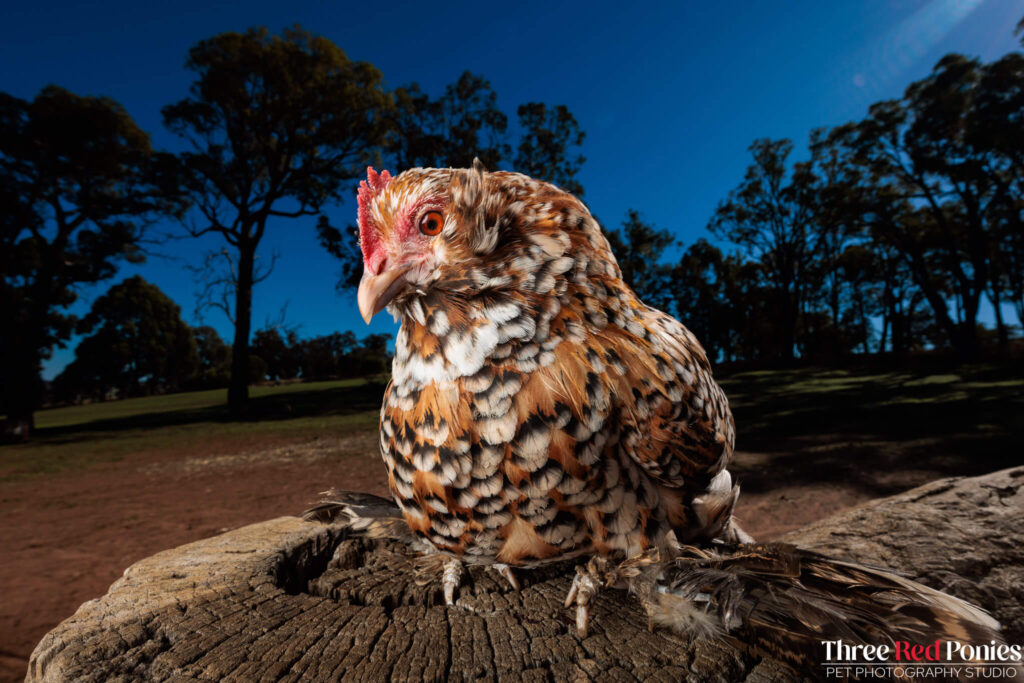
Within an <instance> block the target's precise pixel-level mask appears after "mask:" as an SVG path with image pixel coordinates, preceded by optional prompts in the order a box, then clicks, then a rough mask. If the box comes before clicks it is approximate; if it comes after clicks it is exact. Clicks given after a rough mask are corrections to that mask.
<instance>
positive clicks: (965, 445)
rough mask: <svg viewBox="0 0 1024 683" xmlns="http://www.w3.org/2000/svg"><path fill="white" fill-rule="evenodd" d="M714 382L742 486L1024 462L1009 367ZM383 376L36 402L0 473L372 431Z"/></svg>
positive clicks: (1017, 372) (1021, 392)
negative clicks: (239, 413)
mask: <svg viewBox="0 0 1024 683" xmlns="http://www.w3.org/2000/svg"><path fill="white" fill-rule="evenodd" d="M721 381H722V385H723V387H724V388H725V390H726V392H727V393H728V395H729V400H730V403H731V405H732V406H733V410H734V412H735V415H736V423H737V432H738V438H737V447H738V449H739V450H741V451H747V452H755V453H758V454H760V456H759V457H760V459H759V460H758V461H757V462H758V463H760V464H758V465H756V466H755V465H753V464H751V465H750V467H751V468H753V469H751V470H750V471H748V472H745V474H746V477H745V480H746V481H747V482H748V483H747V489H748V490H756V489H757V488H760V487H762V486H763V487H764V488H766V489H767V488H768V487H770V486H771V485H773V483H779V482H792V481H807V482H812V481H830V480H831V481H844V482H848V481H859V480H863V482H864V486H865V487H878V486H880V484H879V483H878V481H879V478H878V477H877V476H875V475H876V474H877V473H879V472H881V473H885V472H888V471H892V470H896V469H900V468H902V469H904V470H906V469H914V468H917V469H921V468H925V469H926V470H927V472H929V473H935V475H936V476H941V475H944V474H980V473H982V472H987V471H992V470H995V469H998V468H1000V467H1008V466H1011V465H1016V464H1020V463H1021V462H1024V371H1022V370H1021V369H1020V368H1016V369H1012V368H1009V367H996V366H969V367H964V368H958V369H955V370H948V369H945V370H939V371H936V370H931V371H929V370H914V369H909V368H908V369H898V370H885V371H882V370H877V369H874V370H863V369H861V370H835V369H832V370H823V369H796V370H765V371H755V372H745V373H740V374H736V375H733V376H731V377H727V378H724V379H722V380H721ZM384 386H385V383H384V378H375V379H373V380H364V379H358V380H345V381H334V382H313V383H309V384H290V385H284V386H277V387H273V386H267V387H254V388H252V390H251V395H252V401H251V407H250V411H249V414H248V416H247V417H246V418H245V419H234V418H232V417H231V416H229V415H228V413H227V409H226V407H225V405H224V404H225V399H226V392H225V391H224V390H217V391H202V392H193V393H183V394H173V395H169V396H153V397H149V398H139V399H127V400H124V401H112V402H109V403H97V404H91V405H84V406H72V407H65V408H55V409H51V410H43V411H40V412H39V413H37V415H36V423H37V431H36V432H35V434H34V438H33V440H32V442H31V443H28V444H19V445H8V446H3V447H0V480H3V479H11V478H22V477H25V476H33V475H36V474H42V473H47V472H56V471H60V470H66V469H74V468H81V467H89V466H91V465H93V464H95V463H98V462H105V461H112V460H118V459H121V458H123V457H124V456H125V455H126V454H129V453H133V454H139V453H141V454H147V453H159V452H167V451H172V452H174V453H183V454H184V453H194V452H197V451H203V449H207V450H209V449H211V448H214V447H216V448H220V449H224V448H253V449H256V448H259V445H260V444H261V443H264V442H275V443H281V442H282V441H300V440H306V439H311V438H315V437H318V436H323V437H329V436H344V435H348V434H351V433H352V431H353V430H372V429H376V425H377V419H378V415H379V409H380V401H381V397H382V394H383V390H384ZM765 458H768V462H770V465H769V466H767V467H765V466H764V462H766V460H765ZM736 468H737V469H739V470H740V471H741V472H742V471H743V469H744V464H743V462H738V463H736ZM755 475H756V476H755ZM893 481H899V479H898V478H896V479H894V480H893ZM894 486H895V484H894ZM888 492H889V491H887V490H884V489H879V490H878V491H877V493H878V494H879V495H882V494H884V493H888Z"/></svg>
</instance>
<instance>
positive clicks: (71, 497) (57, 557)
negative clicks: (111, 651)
mask: <svg viewBox="0 0 1024 683" xmlns="http://www.w3.org/2000/svg"><path fill="white" fill-rule="evenodd" d="M208 450H209V452H206V453H195V452H193V453H190V454H189V455H187V456H186V455H173V454H164V455H162V456H156V457H154V456H153V455H152V454H146V455H143V454H139V455H136V456H128V457H126V458H125V459H123V460H121V461H119V462H115V463H104V464H102V465H97V466H94V467H92V468H90V469H88V470H85V471H71V472H62V473H58V474H51V475H44V476H37V477H31V478H27V479H23V480H20V481H10V482H4V483H2V484H0V510H3V525H2V527H0V547H3V548H4V572H3V573H2V574H0V595H2V596H3V598H2V600H0V643H2V644H3V645H2V648H0V679H2V680H5V681H6V680H21V679H22V678H23V677H24V674H25V669H26V666H27V663H28V657H29V654H30V653H31V651H32V649H33V648H34V647H35V645H36V643H37V642H38V641H39V639H40V638H42V636H43V635H44V634H45V633H46V632H47V631H49V630H50V629H52V628H53V627H54V626H56V625H57V623H59V622H60V621H61V620H63V619H65V618H67V617H69V616H71V614H72V613H74V611H75V610H76V609H77V608H78V606H79V605H80V604H82V603H83V602H85V601H86V600H89V599H92V598H95V597H98V596H100V595H102V594H103V593H105V592H106V590H107V587H108V586H109V585H110V584H111V583H113V582H114V581H115V580H116V579H117V578H118V577H119V576H120V575H121V573H122V572H123V571H124V569H125V568H127V567H128V566H129V565H131V564H132V563H134V562H136V561H138V560H140V559H142V558H144V557H147V556H149V555H152V554H153V553H156V552H158V551H160V550H164V549H166V548H171V547H174V546H178V545H181V544H183V543H188V542H190V541H195V540H198V539H201V538H206V537H208V536H213V535H216V534H219V533H222V532H224V531H227V530H229V529H232V528H236V527H239V526H243V525H246V524H251V523H254V522H259V521H262V520H266V519H271V518H274V517H278V516H281V515H294V514H297V513H299V512H301V511H302V510H303V509H305V507H306V506H307V504H308V503H310V502H312V501H313V500H314V499H315V497H316V494H317V492H319V491H321V490H323V489H325V488H327V487H330V486H338V487H342V488H347V489H353V490H361V491H369V492H372V493H382V494H383V493H386V483H385V479H384V469H383V465H382V464H381V463H380V461H379V459H378V458H377V456H376V455H375V453H376V450H375V439H374V438H373V436H372V435H371V434H370V433H364V434H359V435H357V436H355V437H352V438H351V439H348V440H345V441H339V440H337V439H324V440H316V441H309V442H306V443H298V444H274V445H269V446H267V445H263V446H262V447H260V448H257V449H255V450H249V451H245V450H233V449H230V448H225V447H223V446H218V445H216V444H211V445H210V447H209V449H208ZM741 457H742V456H741ZM823 489H829V490H828V491H825V490H823ZM867 497H868V496H867V495H866V494H865V493H863V492H859V491H857V490H854V489H849V490H848V489H845V488H843V487H842V486H837V485H834V484H826V485H824V486H817V487H815V486H807V485H796V486H791V487H782V488H777V489H775V490H773V491H772V492H771V493H770V494H766V493H753V494H751V495H749V496H744V497H743V502H742V503H741V505H740V509H739V511H738V514H739V516H740V518H741V519H742V521H743V525H744V526H745V527H746V528H747V529H748V530H749V531H750V532H751V533H753V534H754V535H755V536H757V537H759V538H770V537H772V536H775V535H778V534H780V533H783V532H785V531H787V530H789V529H794V528H796V527H799V526H801V525H802V524H804V523H806V522H808V521H811V520H814V519H818V518H820V517H824V516H827V515H829V514H832V513H834V512H836V511H838V510H840V509H843V508H845V507H849V506H851V505H855V504H857V503H859V502H861V501H863V500H865V499H866V498H867Z"/></svg>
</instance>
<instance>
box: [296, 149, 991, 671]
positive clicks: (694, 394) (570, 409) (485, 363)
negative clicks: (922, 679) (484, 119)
mask: <svg viewBox="0 0 1024 683" xmlns="http://www.w3.org/2000/svg"><path fill="white" fill-rule="evenodd" d="M367 176H368V177H367V180H366V181H365V182H363V183H361V186H360V191H359V196H358V205H359V230H360V244H361V248H362V253H363V260H364V275H363V279H362V282H361V283H360V286H359V292H358V303H359V309H360V311H361V313H362V315H363V317H364V318H365V319H366V320H367V321H368V322H369V320H370V319H371V318H372V317H373V316H374V315H375V314H376V313H378V312H380V311H381V310H383V309H384V308H385V307H386V308H387V309H388V310H389V311H390V312H391V313H393V314H394V315H395V317H396V318H397V319H399V320H400V321H401V329H400V331H399V333H398V337H397V340H396V344H395V358H394V364H393V369H392V381H391V384H390V385H389V386H388V389H387V391H386V392H385V397H384V404H383V406H382V409H381V420H380V446H381V454H382V456H383V459H384V463H385V465H386V466H387V472H388V483H389V485H390V488H391V491H392V493H393V495H394V501H393V502H392V501H388V500H384V499H381V498H377V497H375V496H368V495H367V494H358V493H347V492H342V491H330V492H325V495H326V498H325V499H324V500H323V501H322V502H321V503H320V504H319V505H317V506H316V507H314V508H312V509H311V510H309V511H307V513H306V517H307V518H308V519H316V520H320V521H324V522H328V521H339V520H342V521H344V522H345V524H346V525H347V527H348V528H349V529H350V530H351V531H352V532H353V533H358V534H362V535H365V536H367V537H371V538H381V537H387V538H393V539H398V540H400V541H402V542H404V543H406V545H407V546H408V547H409V548H410V549H411V550H414V551H416V552H420V553H424V554H425V557H424V558H423V559H425V560H435V561H434V562H429V561H428V562H425V563H423V564H422V565H421V566H423V567H428V566H432V571H434V572H435V574H436V572H437V571H438V570H440V573H441V574H442V577H443V578H442V584H443V592H444V596H445V600H446V602H447V603H449V604H451V603H452V602H453V600H454V594H455V590H456V589H457V588H458V585H459V581H460V578H461V576H462V573H463V563H470V564H479V565H485V566H489V567H491V568H493V569H494V570H496V571H498V572H499V573H501V575H502V576H504V577H505V578H506V579H507V580H508V581H509V582H510V583H511V584H512V585H513V587H515V588H518V585H517V580H516V576H515V573H514V570H515V569H516V568H528V567H534V566H537V565H539V564H542V563H546V562H554V561H562V560H567V559H571V558H580V561H581V564H580V566H578V567H577V574H576V577H575V579H574V581H573V583H572V586H571V588H570V591H569V595H568V596H567V602H566V606H567V607H569V606H570V605H572V604H575V605H576V625H577V631H578V633H579V635H580V636H581V637H582V636H585V635H586V633H587V628H588V620H589V611H588V608H589V604H590V602H591V600H592V599H593V597H594V595H595V594H596V592H597V591H599V590H600V589H602V588H611V587H614V588H626V589H629V590H630V591H631V592H632V593H634V594H635V595H636V596H637V597H638V598H639V600H640V602H641V604H642V605H643V606H644V608H645V609H646V610H647V613H648V615H649V618H650V620H651V624H652V627H653V626H654V625H656V624H657V625H664V626H668V627H670V628H673V629H675V630H677V631H681V632H683V633H685V634H688V635H691V636H694V637H715V638H722V639H725V640H729V641H731V642H733V643H735V644H740V645H745V646H746V647H747V648H748V649H751V650H754V651H759V652H762V653H767V654H770V655H773V656H776V657H779V658H781V659H782V660H783V661H786V662H788V663H790V665H791V666H794V668H801V667H804V668H807V667H810V669H809V670H814V671H816V672H818V673H820V669H819V668H818V667H820V662H821V661H822V660H821V652H820V648H821V646H822V640H823V639H837V640H843V641H844V642H848V643H849V644H861V645H877V644H883V643H886V642H889V643H894V642H896V641H897V640H899V639H905V640H908V641H911V642H922V639H928V640H929V642H930V641H931V639H934V638H947V639H950V640H955V639H973V640H977V641H978V642H989V641H991V642H1003V640H1002V637H1001V636H1000V635H999V633H998V629H999V624H998V622H996V621H995V620H994V619H992V618H991V617H990V616H989V615H988V614H986V613H985V612H984V611H983V610H980V609H978V608H976V607H973V606H971V605H969V604H967V603H965V602H963V601H961V600H959V599H957V598H955V597H952V596H949V595H946V594H944V593H941V592H939V591H936V590H933V589H930V588H928V587H926V586H923V585H920V584H917V583H914V582H912V581H908V580H906V579H903V578H901V577H898V576H895V575H893V574H891V573H889V572H886V571H884V570H881V569H877V568H872V567H865V566H861V565H857V564H854V563H849V562H845V561H843V560H834V559H831V558H828V557H825V556H822V555H819V554H816V553H812V552H808V551H805V550H801V549H798V548H794V547H792V546H788V545H785V544H781V543H775V544H755V543H753V539H751V538H750V537H749V536H748V535H747V534H745V533H744V532H743V531H742V529H740V528H739V527H738V526H737V524H736V522H735V520H734V519H733V517H732V511H733V507H734V505H735V502H736V498H737V496H738V493H739V489H738V487H737V486H735V485H734V484H733V482H732V478H731V476H730V474H729V471H728V469H727V465H728V464H729V460H730V458H731V457H732V454H733V443H734V438H735V436H734V433H735V428H734V423H733V418H732V414H731V412H730V410H729V405H728V402H727V400H726V397H725V394H724V393H723V392H722V390H721V388H720V387H719V386H718V385H717V384H716V383H715V381H714V379H713V378H712V374H711V367H710V364H709V362H708V359H707V356H706V354H705V353H704V351H703V349H702V348H701V346H700V344H699V343H698V341H697V340H696V339H695V338H694V337H693V335H692V334H691V333H690V332H689V331H688V330H687V329H686V328H685V327H684V326H683V325H682V324H680V323H679V322H678V321H676V320H674V319H673V318H672V317H670V316H668V315H666V314H664V313H662V312H660V311H657V310H654V309H652V308H650V307H648V306H646V305H644V304H643V302H641V301H640V300H639V299H637V297H636V295H635V294H634V293H633V292H632V291H631V290H630V288H629V287H628V286H627V285H626V284H625V283H624V282H623V281H622V278H621V273H620V271H619V268H618V266H617V264H616V261H615V257H614V256H613V255H612V253H611V251H610V249H609V246H608V242H607V240H606V239H605V238H604V236H603V234H602V232H601V229H600V227H599V226H598V224H597V222H596V221H595V220H594V218H593V217H592V216H591V215H590V213H589V212H588V210H587V208H586V207H585V206H584V205H583V204H582V202H580V201H579V200H578V199H576V198H575V197H573V196H571V195H569V194H567V193H565V192H562V191H561V190H559V189H558V188H556V187H554V186H552V185H550V184H547V183H543V182H539V181H536V180H533V179H531V178H528V177H526V176H523V175H519V174H515V173H487V172H486V171H485V170H484V169H483V167H482V166H481V165H480V163H479V162H476V163H475V164H474V166H473V168H472V169H458V170H456V169H444V170H441V169H412V170H409V171H406V172H404V173H402V174H401V175H399V176H397V177H395V178H392V177H391V176H390V174H389V173H388V172H387V171H384V172H382V173H380V174H377V173H376V172H374V171H373V170H372V169H370V170H368V173H367Z"/></svg>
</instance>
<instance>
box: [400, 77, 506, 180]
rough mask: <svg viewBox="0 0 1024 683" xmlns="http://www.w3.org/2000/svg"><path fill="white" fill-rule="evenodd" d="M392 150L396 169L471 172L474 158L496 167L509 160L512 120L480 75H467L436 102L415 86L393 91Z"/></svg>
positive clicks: (414, 84)
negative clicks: (509, 119)
mask: <svg viewBox="0 0 1024 683" xmlns="http://www.w3.org/2000/svg"><path fill="white" fill-rule="evenodd" d="M393 125H394V135H393V136H392V142H391V150H392V152H393V153H394V155H395V159H396V162H397V164H398V168H400V169H402V170H404V169H406V168H412V167H415V166H421V167H431V168H448V167H452V168H469V167H470V166H472V165H473V159H474V157H479V159H480V161H482V162H483V164H484V166H486V167H487V168H491V169H496V168H498V167H499V166H500V164H501V161H502V159H505V158H507V157H508V154H509V146H508V144H507V143H506V142H505V131H506V130H507V128H508V117H507V116H506V115H505V114H504V113H503V112H502V111H501V110H500V109H499V108H498V95H497V93H495V92H494V90H493V89H492V88H491V84H490V83H489V82H488V81H487V80H486V79H484V78H483V77H482V76H478V75H476V74H472V73H470V72H468V71H466V72H464V73H463V74H462V75H461V76H459V79H458V80H457V81H455V82H454V83H451V84H450V85H448V86H447V87H446V88H445V91H444V94H443V95H442V96H441V97H438V98H436V99H434V98H431V97H430V96H429V95H427V94H426V93H424V92H423V91H422V90H420V87H419V85H417V84H416V83H413V84H411V85H408V86H406V87H403V88H398V89H397V90H396V91H395V114H394V119H393Z"/></svg>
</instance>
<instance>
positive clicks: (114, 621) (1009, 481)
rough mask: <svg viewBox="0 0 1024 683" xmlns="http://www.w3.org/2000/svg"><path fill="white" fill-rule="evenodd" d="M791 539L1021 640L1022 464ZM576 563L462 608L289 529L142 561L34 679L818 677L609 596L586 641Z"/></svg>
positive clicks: (932, 488) (537, 573) (308, 531)
mask: <svg viewBox="0 0 1024 683" xmlns="http://www.w3.org/2000/svg"><path fill="white" fill-rule="evenodd" d="M783 540H784V541H787V542H791V543H796V544H798V545H801V546H804V547H807V548H812V549H816V550H819V551H822V552H825V553H827V554H829V555H831V556H834V557H845V558H849V559H852V560H855V561H859V562H866V563H873V564H876V565H883V566H888V567H891V568H892V569H894V570H895V571H897V572H900V573H903V574H905V575H907V576H909V577H910V578H913V579H914V580H917V581H920V582H922V583H925V584H927V585H930V586H932V587H934V588H937V589H940V590H943V591H947V592H949V593H952V594H954V595H957V596H959V597H962V598H964V599H967V600H970V601H972V602H974V603H976V604H978V605H980V606H982V607H984V608H985V609H987V610H989V611H990V612H991V613H992V615H993V616H994V617H995V618H996V619H998V620H999V621H1000V622H1002V624H1003V632H1004V635H1005V637H1006V640H1007V641H1008V642H1009V643H1019V642H1020V641H1021V639H1022V638H1024V605H1022V602H1021V586H1022V585H1024V467H1017V468H1012V469H1009V470H1003V471H1001V472H995V473H993V474H990V475H986V476H983V477H975V478H970V479H963V478H953V479H943V480H940V481H937V482H933V483H931V484H928V485H926V486H922V487H920V488H917V489H914V490H912V491H909V492H907V493H904V494H901V495H898V496H894V497H892V498H885V499H881V500H877V501H873V502H871V503H868V504H866V505H863V506H860V507H857V508H853V509H851V510H848V511H846V512H843V513H841V514H839V515H837V516H835V517H832V518H830V519H827V520H824V521H822V522H818V523H815V524H812V525H811V526H809V527H806V528H804V529H802V530H799V531H796V532H793V533H791V534H789V535H787V536H786V537H784V538H783ZM574 564H575V563H574V562H567V563H562V564H560V565H556V566H553V567H548V568H544V569H538V570H532V571H521V572H519V579H520V582H521V583H522V590H521V591H519V592H515V591H513V590H512V589H511V588H510V587H509V586H508V585H507V584H505V583H504V582H503V580H501V579H500V578H499V577H498V576H497V575H496V574H495V573H493V572H489V571H485V570H482V569H478V568H472V569H471V570H470V571H469V573H468V575H467V577H466V581H465V582H464V585H463V586H462V588H460V590H459V592H458V594H457V601H456V605H455V606H453V607H445V606H443V601H441V600H440V597H439V593H440V590H439V586H438V584H439V581H437V580H436V578H435V577H433V576H432V575H431V576H430V578H431V579H434V580H432V581H430V582H424V581H419V580H418V578H419V576H418V575H417V573H416V571H415V569H414V558H411V557H409V555H408V554H407V553H406V552H405V551H404V550H403V549H401V548H400V547H398V546H397V545H396V544H395V543H393V542H390V541H367V540H363V539H359V538H346V534H345V531H344V529H343V528H342V527H340V526H323V525H319V524H313V523H308V522H303V521H301V520H299V519H296V518H292V517H283V518H279V519H275V520H271V521H269V522H264V523H261V524H255V525H252V526H248V527H244V528H241V529H236V530H234V531H231V532H229V533H226V534H223V535H221V536H216V537H214V538H209V539H206V540H203V541H198V542H196V543H191V544H189V545H185V546H182V547H180V548H176V549H173V550H168V551H165V552H162V553H160V554H158V555H155V556H153V557H150V558H148V559H145V560H142V561H141V562H139V563H137V564H135V565H133V566H132V567H130V568H129V569H128V570H127V571H126V572H125V574H124V576H123V577H122V578H120V579H118V580H117V581H116V582H115V583H114V584H113V586H111V588H110V590H109V592H108V593H107V595H105V596H104V597H102V598H100V599H98V600H90V601H89V602H87V603H85V604H84V605H82V607H80V608H79V610H78V612H76V613H75V615H74V616H72V617H70V618H69V619H67V620H66V621H64V622H63V623H62V624H60V625H59V626H58V627H57V628H56V629H54V630H53V631H51V632H50V633H49V634H47V635H46V636H45V637H44V638H43V639H42V641H40V643H39V645H38V646H37V647H36V649H35V652H33V653H32V657H31V660H30V663H29V670H28V676H27V677H26V681H30V682H32V681H64V680H84V681H105V680H114V679H132V680H135V679H140V678H142V679H151V680H167V679H173V680H176V681H194V680H223V679H232V680H265V679H266V680H297V679H308V680H358V681H387V680H448V679H450V680H467V679H473V680H481V679H482V680H508V681H520V680H531V681H532V680H555V681H563V680H564V681H568V680H573V681H577V680H584V681H586V680H634V679H636V680H690V681H705V680H717V681H762V682H763V681H776V680H784V681H785V680H811V681H813V680H822V678H823V676H824V672H823V670H822V669H821V667H820V666H817V665H814V666H813V667H812V668H811V669H809V670H801V671H793V670H791V669H789V668H787V666H786V665H785V664H783V663H782V662H780V661H779V660H775V659H771V658H768V657H763V656H760V655H756V654H751V653H749V652H747V651H746V650H744V649H743V648H742V647H739V646H737V645H736V644H729V643H727V642H724V641H720V640H716V639H711V638H708V639H703V640H692V639H690V638H687V637H683V636H679V635H676V634H675V633H673V632H669V631H666V630H664V629H659V630H657V631H655V632H653V633H649V632H648V630H647V617H646V615H645V614H644V613H643V611H642V608H641V607H640V605H639V603H638V602H637V600H636V599H635V598H634V597H633V596H631V595H629V594H627V593H625V592H623V591H615V590H604V591H602V592H601V593H599V594H598V596H597V597H596V599H595V600H594V603H593V607H592V612H591V632H590V635H589V636H588V637H587V638H583V639H580V638H578V637H577V636H576V633H575V625H574V620H573V618H572V613H571V611H570V610H567V609H565V608H564V607H563V605H562V600H563V598H564V596H565V594H566V591H567V590H568V588H569V584H570V581H571V576H572V572H573V566H574ZM976 644H977V645H987V644H988V643H976Z"/></svg>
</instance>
